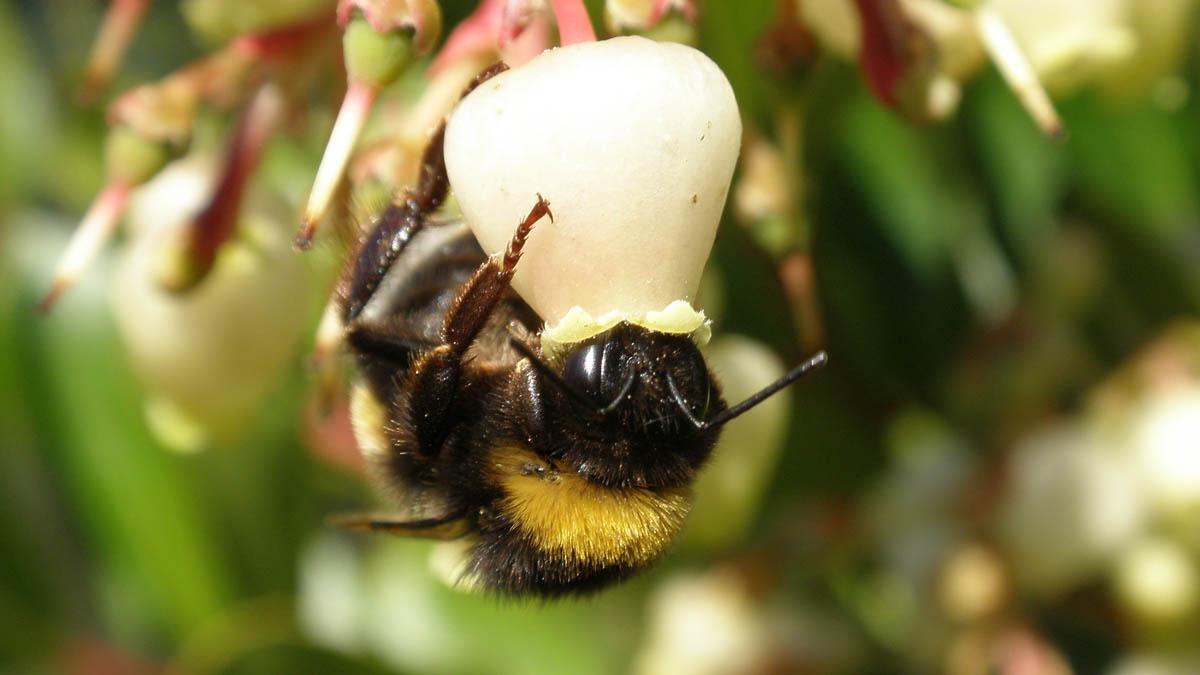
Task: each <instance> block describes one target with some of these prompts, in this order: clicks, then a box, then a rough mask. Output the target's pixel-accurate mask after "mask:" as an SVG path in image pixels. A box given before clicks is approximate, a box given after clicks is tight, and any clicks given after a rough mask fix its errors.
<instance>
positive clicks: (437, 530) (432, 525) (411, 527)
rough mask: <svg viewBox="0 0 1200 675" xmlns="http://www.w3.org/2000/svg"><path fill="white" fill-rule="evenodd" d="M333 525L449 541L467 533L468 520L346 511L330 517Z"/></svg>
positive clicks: (456, 517)
mask: <svg viewBox="0 0 1200 675" xmlns="http://www.w3.org/2000/svg"><path fill="white" fill-rule="evenodd" d="M329 523H330V524H331V525H337V526H338V527H344V528H347V529H350V530H360V531H366V532H387V533H389V534H395V535H398V536H402V537H420V538H423V539H438V540H442V541H447V540H450V539H458V538H459V537H461V536H463V535H464V534H466V533H467V530H468V529H469V528H468V526H467V522H466V521H465V520H463V519H462V518H461V517H459V516H450V517H448V518H429V519H424V520H405V519H404V518H403V517H402V516H396V515H391V514H386V513H344V514H339V515H336V516H332V517H331V518H329Z"/></svg>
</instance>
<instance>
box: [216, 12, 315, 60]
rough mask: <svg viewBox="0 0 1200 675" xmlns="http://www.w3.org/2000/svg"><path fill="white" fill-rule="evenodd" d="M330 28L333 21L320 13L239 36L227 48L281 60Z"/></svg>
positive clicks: (246, 54) (256, 57) (254, 56)
mask: <svg viewBox="0 0 1200 675" xmlns="http://www.w3.org/2000/svg"><path fill="white" fill-rule="evenodd" d="M334 28H335V24H334V23H333V22H332V21H330V20H329V17H328V16H326V15H325V13H324V12H321V13H318V15H317V16H314V17H313V18H311V19H307V20H303V21H298V22H296V23H293V24H289V25H287V26H283V27H280V28H276V29H274V30H269V31H264V32H262V33H253V34H250V35H242V36H240V37H237V38H235V39H234V40H233V42H232V43H231V44H230V47H232V48H233V49H234V50H235V51H236V52H238V53H239V54H241V55H242V56H245V57H247V58H252V59H274V60H285V59H288V58H291V57H292V56H294V55H295V53H296V52H297V51H299V50H301V49H303V48H305V47H307V46H308V45H309V44H310V43H311V42H312V41H313V40H315V39H317V38H319V37H321V36H322V35H325V34H332V33H333V30H334Z"/></svg>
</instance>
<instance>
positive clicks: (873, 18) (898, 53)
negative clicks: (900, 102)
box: [856, 0, 909, 107]
mask: <svg viewBox="0 0 1200 675" xmlns="http://www.w3.org/2000/svg"><path fill="white" fill-rule="evenodd" d="M856 4H857V5H858V14H859V17H860V19H861V23H862V47H861V54H860V56H859V60H860V65H861V67H862V70H863V75H864V76H865V77H866V79H867V84H868V85H870V88H871V93H873V94H875V97H876V98H878V99H879V100H880V101H881V102H883V103H884V104H885V105H887V106H889V107H895V106H896V103H897V100H896V88H897V86H898V85H899V84H900V81H901V80H903V79H904V74H905V71H906V70H907V69H908V65H909V64H908V59H907V58H906V57H907V55H906V54H905V47H906V45H905V44H904V40H905V37H906V36H905V30H904V28H905V26H904V23H903V22H904V20H905V19H904V17H903V15H902V11H903V10H901V8H900V5H899V3H898V2H897V0H857V3H856Z"/></svg>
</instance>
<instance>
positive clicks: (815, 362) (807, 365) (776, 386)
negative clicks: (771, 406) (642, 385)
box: [667, 351, 829, 431]
mask: <svg viewBox="0 0 1200 675" xmlns="http://www.w3.org/2000/svg"><path fill="white" fill-rule="evenodd" d="M828 361H829V355H828V354H826V353H825V352H824V351H820V352H817V353H816V354H815V355H814V356H813V357H812V358H811V359H809V360H807V361H805V362H804V363H801V364H800V365H798V366H796V367H795V368H793V369H792V370H790V371H789V372H788V373H787V374H786V375H784V376H783V377H781V378H779V379H778V380H775V381H774V382H772V383H771V384H768V385H767V386H765V387H763V388H762V389H759V390H758V392H757V393H755V394H754V395H753V396H751V397H750V398H747V399H746V400H744V401H742V402H741V403H739V404H737V405H735V406H733V407H732V408H726V409H725V410H724V411H722V412H720V413H718V414H717V415H716V417H713V418H712V419H710V420H702V419H700V418H698V417H696V415H695V414H694V413H693V412H692V409H691V407H689V406H688V404H687V401H686V400H684V398H683V393H682V392H680V391H679V386H678V385H677V384H675V378H674V377H672V376H671V373H667V387H668V388H669V389H670V390H671V398H672V399H674V400H675V405H677V406H679V409H680V410H682V411H683V414H684V415H685V416H686V417H687V418H688V421H689V422H691V423H692V426H694V427H696V428H697V429H699V430H700V431H705V430H707V429H715V428H717V427H719V426H721V425H723V424H725V423H726V422H728V421H729V420H731V419H733V418H735V417H737V416H738V415H741V414H742V413H744V412H746V411H747V410H749V409H751V408H753V407H754V406H756V405H758V404H759V403H762V402H763V401H765V400H767V399H769V398H771V397H772V396H774V395H775V394H776V393H778V392H779V390H780V389H783V388H784V387H786V386H788V385H789V384H792V383H793V382H795V381H796V380H798V379H800V378H801V377H803V376H804V375H805V374H807V373H808V372H810V371H812V370H814V369H816V368H820V367H821V366H823V365H825V364H826V363H828Z"/></svg>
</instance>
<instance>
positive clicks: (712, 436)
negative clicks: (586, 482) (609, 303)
mask: <svg viewBox="0 0 1200 675" xmlns="http://www.w3.org/2000/svg"><path fill="white" fill-rule="evenodd" d="M550 368H552V370H550ZM550 368H547V370H550V372H544V373H543V380H545V379H549V380H551V381H552V382H553V384H552V385H551V386H547V387H543V389H542V391H543V394H544V398H545V400H546V410H547V413H548V415H547V419H554V420H556V424H555V425H554V428H549V429H545V430H544V432H545V433H546V435H547V437H548V438H550V439H551V444H552V454H553V455H554V456H556V457H561V458H562V459H563V460H565V461H566V462H567V463H568V464H570V465H573V466H574V468H575V469H576V470H577V471H578V472H579V473H580V474H582V475H584V476H586V477H588V478H590V479H592V480H595V481H597V482H599V483H602V484H606V485H613V486H648V487H673V486H683V485H686V484H688V483H689V482H690V481H691V479H692V478H693V477H694V475H695V472H696V470H697V469H699V468H700V466H701V465H702V464H703V463H704V461H705V460H706V459H707V458H708V456H709V454H710V453H711V451H712V447H713V445H714V444H715V443H716V440H717V435H718V429H716V428H708V427H707V426H706V425H705V424H704V423H703V420H705V419H708V418H710V417H712V416H713V415H716V414H719V413H720V412H721V411H723V410H725V407H726V406H725V401H724V399H723V398H722V397H721V394H720V391H719V389H718V386H717V383H716V381H715V380H714V378H713V377H712V374H711V373H710V372H709V370H708V366H707V365H706V364H705V362H704V357H703V356H702V355H701V354H700V350H699V349H698V348H697V347H696V345H695V343H694V342H692V340H691V338H689V337H688V336H687V335H680V334H669V333H662V332H658V331H654V330H650V329H648V328H644V327H641V326H637V325H634V324H630V323H620V324H617V325H616V326H614V327H613V328H610V329H609V330H606V331H604V332H602V333H599V334H597V335H595V336H593V337H591V338H589V339H587V340H584V341H582V342H578V343H576V344H574V345H572V346H571V347H570V348H569V349H568V350H567V351H566V352H565V353H564V354H563V355H562V357H561V358H560V359H559V363H558V365H557V367H550Z"/></svg>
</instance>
